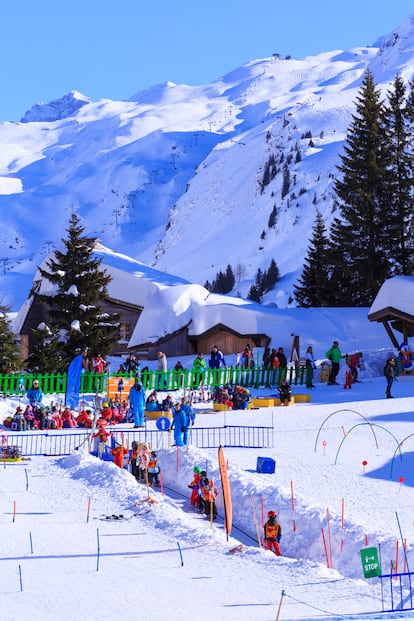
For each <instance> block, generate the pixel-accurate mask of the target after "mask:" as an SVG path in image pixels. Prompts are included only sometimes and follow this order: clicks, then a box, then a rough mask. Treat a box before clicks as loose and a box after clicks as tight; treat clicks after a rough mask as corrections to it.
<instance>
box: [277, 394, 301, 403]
mask: <svg viewBox="0 0 414 621" xmlns="http://www.w3.org/2000/svg"><path fill="white" fill-rule="evenodd" d="M273 401H274V405H281V401H280V399H279V397H277V398H275V399H273ZM295 401H296V395H290V401H289V405H295Z"/></svg>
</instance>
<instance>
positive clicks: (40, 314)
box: [19, 300, 142, 355]
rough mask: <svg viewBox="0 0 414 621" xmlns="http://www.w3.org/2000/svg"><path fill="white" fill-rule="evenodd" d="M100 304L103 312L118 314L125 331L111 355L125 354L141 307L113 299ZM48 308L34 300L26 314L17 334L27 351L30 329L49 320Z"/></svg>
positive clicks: (31, 339) (30, 335)
mask: <svg viewBox="0 0 414 621" xmlns="http://www.w3.org/2000/svg"><path fill="white" fill-rule="evenodd" d="M100 304H101V308H102V311H103V312H104V313H119V314H120V316H121V324H122V327H123V331H125V334H122V339H121V340H120V341H119V342H118V343H117V344H116V345H115V346H114V348H113V350H112V352H111V355H122V354H127V353H128V341H129V339H130V337H131V335H132V333H133V331H134V329H135V326H136V323H137V321H138V319H139V316H140V315H141V312H142V307H133V306H128V305H124V304H122V303H119V302H116V301H113V300H103V301H101V303H100ZM49 308H50V307H49V305H47V304H45V303H44V302H42V303H40V302H38V301H34V302H33V303H32V305H31V307H30V309H29V311H28V313H27V315H26V319H25V321H24V323H23V326H22V329H21V331H20V334H19V336H20V338H21V340H22V342H24V343H25V345H26V347H28V349H29V351H30V349H31V347H32V345H33V341H34V339H33V332H32V330H36V329H37V327H38V326H39V324H40V323H41V322H45V323H47V322H48V321H49ZM97 345H98V344H97Z"/></svg>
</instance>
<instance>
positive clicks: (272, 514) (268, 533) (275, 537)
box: [264, 511, 282, 556]
mask: <svg viewBox="0 0 414 621" xmlns="http://www.w3.org/2000/svg"><path fill="white" fill-rule="evenodd" d="M267 517H268V520H267V522H266V524H265V525H264V537H265V542H266V548H267V550H271V551H272V552H274V553H275V554H276V556H281V553H280V547H279V542H280V539H281V538H282V529H281V527H280V524H279V522H278V521H277V519H276V517H277V513H276V511H269V512H268V514H267Z"/></svg>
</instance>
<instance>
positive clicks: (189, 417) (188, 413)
mask: <svg viewBox="0 0 414 621" xmlns="http://www.w3.org/2000/svg"><path fill="white" fill-rule="evenodd" d="M181 409H182V410H183V411H184V413H185V417H186V425H185V431H184V433H183V442H184V444H188V433H189V430H190V428H191V427H192V426H193V425H194V422H195V412H194V410H193V408H192V407H191V405H190V404H189V403H188V401H187V399H186V397H183V398H182V399H181Z"/></svg>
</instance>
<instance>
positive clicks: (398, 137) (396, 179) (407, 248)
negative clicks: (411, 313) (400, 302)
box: [385, 75, 414, 275]
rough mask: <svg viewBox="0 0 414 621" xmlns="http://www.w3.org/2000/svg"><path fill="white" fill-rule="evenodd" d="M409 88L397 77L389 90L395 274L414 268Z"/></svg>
mask: <svg viewBox="0 0 414 621" xmlns="http://www.w3.org/2000/svg"><path fill="white" fill-rule="evenodd" d="M406 93H407V88H406V86H405V84H404V82H403V80H402V78H401V77H400V76H398V75H397V76H396V77H395V80H394V83H393V86H392V90H390V91H388V104H387V105H386V109H385V118H386V122H387V129H388V133H389V137H390V149H391V155H392V164H391V178H392V183H393V188H392V203H391V205H390V217H389V222H388V226H387V230H386V233H387V234H388V240H387V241H388V248H387V254H388V256H389V260H390V262H391V263H392V265H393V273H394V274H405V275H407V274H411V273H412V271H413V266H414V249H413V240H412V235H411V230H410V225H411V224H412V222H413V219H414V198H413V190H414V173H413V171H414V155H413V145H412V135H413V130H414V108H413V103H414V100H413V93H412V92H411V97H410V98H409V99H407V95H406Z"/></svg>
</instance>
